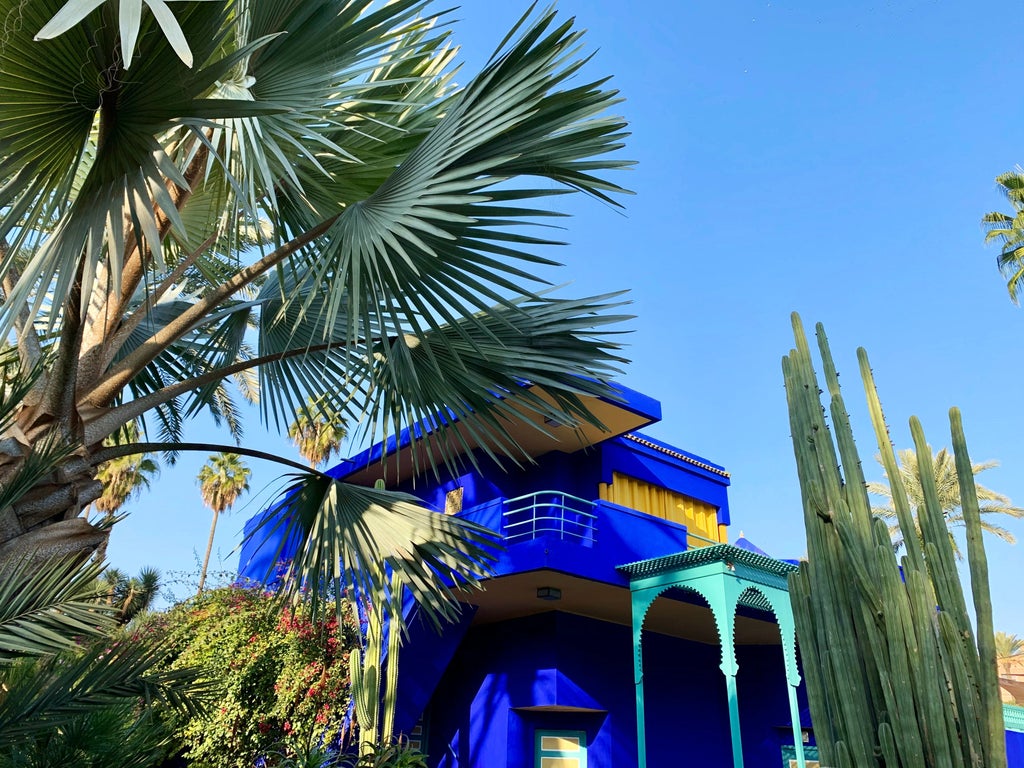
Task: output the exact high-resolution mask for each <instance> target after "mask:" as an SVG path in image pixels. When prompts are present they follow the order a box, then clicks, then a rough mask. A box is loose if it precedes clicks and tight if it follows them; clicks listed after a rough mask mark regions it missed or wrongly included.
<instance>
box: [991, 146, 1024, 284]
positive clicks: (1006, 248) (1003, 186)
mask: <svg viewBox="0 0 1024 768" xmlns="http://www.w3.org/2000/svg"><path fill="white" fill-rule="evenodd" d="M996 184H998V185H999V189H1000V191H1001V192H1002V193H1003V196H1004V197H1006V200H1007V202H1009V203H1010V206H1011V207H1012V208H1013V213H1012V214H1007V213H1003V212H1001V211H993V212H991V213H986V214H985V215H984V216H983V217H982V219H981V224H982V226H983V227H984V228H985V242H986V243H989V242H992V241H993V240H994V241H996V242H998V243H999V244H1000V245H1001V246H1002V252H1001V253H1000V254H999V256H998V257H997V259H996V264H997V265H998V267H999V271H1000V272H1001V273H1002V274H1003V277H1005V278H1006V287H1007V289H1008V290H1009V291H1010V298H1011V299H1012V300H1013V303H1014V304H1020V293H1021V290H1022V289H1024V169H1022V168H1021V167H1020V166H1017V168H1016V169H1015V170H1013V171H1009V172H1007V173H1003V174H1000V175H999V176H996Z"/></svg>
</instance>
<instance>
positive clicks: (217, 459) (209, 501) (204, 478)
mask: <svg viewBox="0 0 1024 768" xmlns="http://www.w3.org/2000/svg"><path fill="white" fill-rule="evenodd" d="M250 474H252V472H251V470H250V469H249V468H248V467H247V466H245V463H244V462H243V461H242V459H241V458H240V457H239V455H238V454H237V453H215V454H213V455H211V456H210V458H209V460H208V461H207V463H206V464H204V465H203V468H202V469H200V470H199V475H198V477H197V478H196V479H197V480H198V481H199V489H200V492H201V493H202V495H203V503H204V504H205V505H206V506H208V507H209V508H210V509H212V510H213V522H212V523H211V525H210V539H209V541H208V542H207V543H206V555H205V556H204V557H203V568H202V570H201V571H200V573H199V590H198V591H199V592H202V591H203V586H204V585H205V584H206V569H207V568H208V567H209V565H210V553H211V552H212V551H213V537H214V535H215V534H216V533H217V519H218V518H219V517H220V513H221V512H224V511H226V510H228V509H230V508H231V507H232V506H233V505H234V503H235V502H236V501H237V500H238V497H239V496H241V495H242V494H243V493H245V492H246V491H247V490H249V475H250Z"/></svg>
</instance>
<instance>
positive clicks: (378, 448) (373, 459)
mask: <svg viewBox="0 0 1024 768" xmlns="http://www.w3.org/2000/svg"><path fill="white" fill-rule="evenodd" d="M609 386H610V387H611V388H612V389H613V390H615V392H616V393H617V394H618V395H619V397H618V398H610V397H602V398H600V399H601V400H602V401H603V402H606V403H610V404H612V405H617V406H619V407H621V408H623V409H625V410H627V411H629V412H630V413H635V414H636V415H638V416H642V417H643V418H645V419H649V421H648V424H656V423H657V422H659V421H661V401H659V400H655V399H654V398H653V397H650V396H648V395H645V394H643V393H642V392H637V391H636V390H635V389H630V388H629V387H626V386H624V385H622V384H618V383H616V382H609ZM434 419H436V420H439V421H440V420H441V414H438V415H437V416H435V417H434ZM457 421H458V418H457V417H456V416H455V415H454V414H451V413H449V415H448V417H447V419H446V420H445V422H443V423H446V422H450V423H455V422H457ZM435 426H436V425H434V424H431V425H429V427H428V428H427V429H426V430H424V427H423V424H422V423H419V424H414V425H412V426H411V427H405V428H404V429H403V430H402V431H401V432H400V433H399V434H398V438H397V439H396V438H395V436H394V435H390V436H389V437H388V438H387V440H385V441H378V442H376V443H374V444H373V445H371V446H370V447H369V448H367V449H366V450H363V451H360V452H359V453H357V454H356V455H355V456H350V457H349V458H347V459H342V460H341V461H339V462H338V463H337V464H336V465H334V466H333V467H331V468H330V469H328V470H327V474H328V475H330V476H331V477H334V478H336V479H339V480H340V479H344V478H345V477H347V476H348V475H351V474H353V473H355V472H359V471H360V470H363V469H365V468H366V467H369V466H371V465H373V464H375V463H377V462H379V461H381V459H383V458H384V456H386V455H390V454H392V453H395V452H397V451H400V450H402V449H403V448H406V447H407V446H408V445H409V444H410V443H411V442H412V437H413V435H415V436H416V437H417V438H418V437H421V436H422V435H423V434H430V433H431V432H432V431H433V430H434V428H435ZM648 439H649V438H648ZM672 450H676V449H675V448H673V449H672ZM680 453H682V451H680ZM701 461H703V459H701Z"/></svg>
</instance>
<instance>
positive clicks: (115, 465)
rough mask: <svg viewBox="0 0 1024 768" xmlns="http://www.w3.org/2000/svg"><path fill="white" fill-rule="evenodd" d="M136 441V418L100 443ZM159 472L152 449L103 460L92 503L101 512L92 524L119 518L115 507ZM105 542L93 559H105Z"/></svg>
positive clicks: (144, 487)
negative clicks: (99, 486)
mask: <svg viewBox="0 0 1024 768" xmlns="http://www.w3.org/2000/svg"><path fill="white" fill-rule="evenodd" d="M138 441H139V428H138V425H137V424H136V422H134V421H133V422H129V423H128V424H125V426H124V428H123V429H121V430H120V431H118V433H117V434H115V435H111V436H110V437H108V438H107V439H106V440H104V441H103V444H104V445H105V446H107V447H113V446H116V445H131V444H133V443H137V442H138ZM159 474H160V465H159V464H157V462H156V460H155V459H154V458H153V454H151V453H141V454H140V453H135V454H128V455H126V456H118V457H117V458H114V459H111V460H110V461H105V462H103V463H102V464H100V465H99V466H98V467H97V468H96V479H97V480H99V481H100V482H101V483H103V494H102V495H101V496H100V497H99V498H98V499H96V501H94V502H93V506H94V507H95V508H96V509H97V510H98V511H99V512H101V513H102V517H101V518H100V520H98V521H95V524H96V525H97V526H98V527H100V528H103V529H109V528H110V527H111V526H113V525H114V523H116V522H118V520H120V519H122V516H119V515H118V514H117V513H118V511H119V510H120V509H121V508H122V507H123V506H124V505H125V504H127V503H128V500H129V499H131V498H133V497H135V496H137V495H138V494H140V493H142V491H144V490H148V489H149V485H150V483H151V482H152V481H153V480H154V479H155V478H156V477H157V476H158V475H159ZM106 553H107V547H106V542H105V541H104V542H101V543H100V545H99V547H97V549H96V559H97V560H98V561H100V562H102V561H103V560H105V559H106Z"/></svg>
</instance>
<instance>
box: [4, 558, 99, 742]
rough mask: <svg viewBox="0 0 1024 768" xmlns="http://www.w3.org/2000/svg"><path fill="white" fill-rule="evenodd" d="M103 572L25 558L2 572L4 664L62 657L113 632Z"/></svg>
mask: <svg viewBox="0 0 1024 768" xmlns="http://www.w3.org/2000/svg"><path fill="white" fill-rule="evenodd" d="M102 571H103V566H102V565H99V564H96V563H83V562H82V560H81V558H75V559H63V560H58V561H55V562H53V563H51V564H50V565H49V566H47V567H44V568H39V567H38V564H37V563H33V562H30V561H28V560H26V561H25V562H24V563H22V564H21V565H20V566H19V567H16V568H14V569H11V570H9V571H6V572H3V573H0V664H4V663H9V662H11V661H12V660H14V659H18V658H23V657H26V656H43V655H49V654H54V653H60V652H61V651H66V650H68V649H71V648H74V647H76V645H77V643H78V638H83V637H99V636H102V635H104V634H105V633H107V632H110V631H111V630H112V629H114V628H115V627H116V626H117V623H116V621H115V620H114V614H115V613H116V611H115V610H114V608H113V607H111V606H106V605H102V604H101V603H100V602H99V598H100V596H101V592H102V587H100V586H99V585H98V584H97V581H96V579H97V577H98V576H99V575H100V573H101V572H102ZM2 698H3V697H2V696H0V699H2ZM2 730H3V728H2V727H0V731H2Z"/></svg>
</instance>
